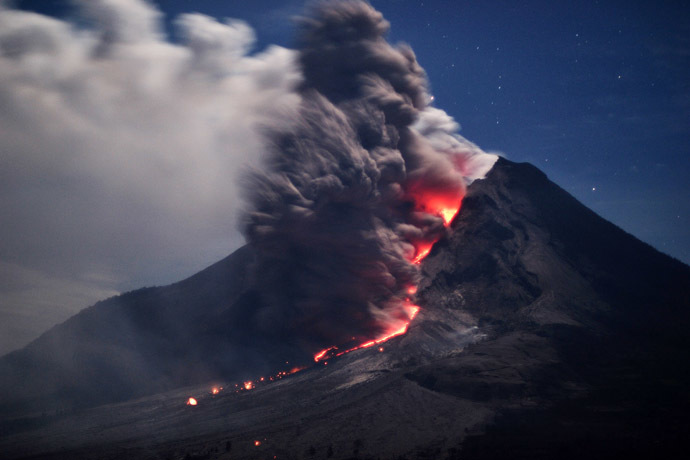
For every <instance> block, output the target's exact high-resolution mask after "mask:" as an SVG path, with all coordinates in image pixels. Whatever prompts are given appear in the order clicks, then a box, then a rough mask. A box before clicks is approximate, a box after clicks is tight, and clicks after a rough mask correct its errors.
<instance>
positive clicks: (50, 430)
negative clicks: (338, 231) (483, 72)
mask: <svg viewBox="0 0 690 460" xmlns="http://www.w3.org/2000/svg"><path fill="white" fill-rule="evenodd" d="M234 260H239V259H234ZM244 262H246V261H244V260H240V261H239V262H237V264H238V265H241V263H244ZM422 270H423V274H424V277H423V280H422V282H421V284H420V289H419V291H418V294H417V303H418V304H419V305H420V307H421V311H420V313H419V315H418V316H417V318H416V319H415V320H414V322H413V323H412V324H411V325H410V328H409V331H408V333H407V334H406V335H404V336H400V337H396V338H394V339H392V340H390V341H388V342H386V343H384V344H382V346H381V347H380V349H379V347H378V346H377V347H369V348H366V349H360V350H356V351H353V352H351V353H348V354H345V355H343V356H341V357H339V358H336V359H332V360H330V361H329V363H328V365H323V364H322V363H319V364H317V365H315V366H314V367H312V368H309V369H305V370H303V371H301V372H298V373H297V374H295V375H293V376H290V377H289V378H287V379H283V380H281V381H280V382H277V383H270V384H268V385H265V386H259V387H258V388H256V389H255V390H251V391H245V392H240V393H235V392H221V393H220V394H219V395H217V396H214V397H211V396H209V395H208V390H209V388H208V386H203V387H197V388H187V389H184V390H177V391H174V392H170V393H166V394H161V395H158V396H155V397H150V398H146V399H141V400H138V401H133V402H129V403H123V404H119V405H110V406H103V407H101V408H97V409H92V410H91V411H88V412H83V413H80V412H78V413H75V414H73V415H68V416H65V417H62V418H61V417H57V418H55V419H52V418H51V419H49V420H47V421H44V422H41V423H35V424H34V425H33V427H32V425H30V424H26V425H25V426H18V425H17V424H15V425H14V426H12V427H11V428H12V429H11V430H10V431H5V433H6V434H5V435H4V436H3V437H2V438H1V439H0V449H1V450H3V451H4V452H7V455H8V456H9V457H11V458H12V457H17V458H19V457H22V456H28V455H31V454H46V455H47V454H48V453H50V452H53V453H55V452H60V454H59V455H58V454H55V455H56V457H55V458H60V456H63V457H64V458H69V457H70V456H72V457H74V456H81V457H84V458H118V456H121V455H122V453H123V452H124V451H123V449H126V453H127V456H128V458H151V457H160V458H185V456H187V457H190V458H263V457H266V458H273V456H274V455H275V456H276V457H277V458H328V457H331V458H400V457H402V458H408V459H410V458H469V459H474V458H506V457H507V456H508V457H510V458H581V457H582V456H583V455H584V456H587V457H591V458H617V457H621V456H625V457H627V458H638V457H640V456H648V457H649V456H657V455H670V454H671V453H672V452H673V451H674V450H677V449H678V448H682V447H683V446H684V444H685V441H684V436H685V433H686V432H687V431H688V428H689V427H690V424H689V417H688V415H687V414H688V409H690V407H688V406H689V401H688V399H687V394H688V392H689V391H690V376H689V373H688V362H690V361H689V360H688V358H690V357H689V356H688V354H689V353H688V352H689V350H690V346H689V344H688V339H687V338H686V335H685V330H687V327H688V326H690V318H689V312H688V310H689V308H690V302H689V298H690V268H689V267H687V266H686V265H684V264H682V263H680V262H678V261H676V260H674V259H671V258H670V257H668V256H665V255H663V254H661V253H659V252H657V251H656V250H654V249H653V248H651V247H650V246H648V245H646V244H644V243H642V242H640V241H639V240H637V239H635V238H634V237H632V236H630V235H628V234H626V233H625V232H623V231H622V230H620V229H619V228H617V227H615V226H614V225H612V224H610V223H608V222H606V221H605V220H603V219H601V218H600V217H598V216H597V215H596V214H594V213H593V212H592V211H590V210H588V209H587V208H585V207H584V206H583V205H581V204H580V203H578V202H577V201H576V200H575V199H574V198H572V197H571V196H570V195H568V194H567V193H566V192H565V191H563V190H562V189H560V188H559V187H558V186H556V185H555V184H553V183H552V182H550V181H549V180H548V179H547V178H546V176H545V175H544V174H543V173H541V172H540V171H539V170H537V169H536V168H535V167H533V166H531V165H528V164H516V163H512V162H509V161H507V160H504V159H501V160H499V161H498V163H497V164H496V165H495V166H494V168H493V169H492V170H491V172H490V173H489V174H488V175H487V177H486V179H484V180H478V181H475V182H474V183H473V184H472V185H471V186H470V187H469V189H468V194H467V196H466V197H465V199H464V202H463V206H462V209H461V211H460V213H459V214H458V216H457V217H456V219H455V220H454V221H453V224H452V231H451V232H450V233H449V234H448V236H447V237H446V238H444V239H442V240H441V241H439V242H438V243H437V244H436V245H435V246H434V248H433V250H432V251H431V253H430V255H429V256H428V257H427V259H425V261H424V262H423V266H422ZM202 273H203V272H202ZM238 273H241V270H240V271H238ZM204 285H205V286H207V288H208V289H211V290H213V289H212V288H211V287H210V285H208V284H206V283H205V284H204ZM194 292H197V291H194ZM238 296H239V297H241V295H240V294H238ZM238 302H239V301H238ZM236 304H237V303H236ZM237 305H242V302H240V303H239V304H237ZM190 395H196V396H198V398H199V404H198V406H195V407H194V408H190V407H188V406H185V405H184V401H185V400H186V398H187V397H188V396H190ZM84 433H92V434H93V433H97V434H98V435H97V436H95V435H94V436H91V435H88V436H85V435H84ZM39 440H40V441H39ZM257 440H260V445H259V446H257V445H255V441H257ZM228 443H229V444H228ZM228 446H230V450H228V449H227V447H228Z"/></svg>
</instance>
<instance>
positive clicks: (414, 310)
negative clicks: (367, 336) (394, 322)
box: [314, 305, 419, 364]
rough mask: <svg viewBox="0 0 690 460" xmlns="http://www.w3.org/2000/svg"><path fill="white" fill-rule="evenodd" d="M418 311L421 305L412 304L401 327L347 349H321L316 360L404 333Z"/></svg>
mask: <svg viewBox="0 0 690 460" xmlns="http://www.w3.org/2000/svg"><path fill="white" fill-rule="evenodd" d="M417 313H419V307H418V306H416V305H411V306H410V312H409V318H410V319H409V320H408V321H406V322H405V323H404V324H403V325H402V326H401V327H400V328H399V329H396V330H394V331H393V332H389V333H388V334H386V335H384V336H382V337H379V338H377V339H374V340H370V341H368V342H364V343H362V344H360V345H357V346H354V347H352V348H348V349H346V350H342V351H338V347H337V346H332V347H329V348H326V349H325V350H321V351H320V352H318V353H317V354H316V355H314V361H315V362H317V363H318V362H319V361H321V360H322V359H329V358H334V357H337V356H342V355H344V354H345V353H350V352H351V351H355V350H359V349H361V348H369V347H373V346H374V345H378V344H379V343H383V342H385V341H387V340H390V339H392V338H393V337H397V336H399V335H403V334H405V333H406V332H407V327H408V326H409V325H410V322H412V320H413V319H414V318H415V316H417ZM379 351H382V350H379ZM324 364H325V363H324Z"/></svg>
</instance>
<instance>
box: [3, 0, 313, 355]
mask: <svg viewBox="0 0 690 460" xmlns="http://www.w3.org/2000/svg"><path fill="white" fill-rule="evenodd" d="M76 4H77V5H78V7H79V9H78V12H79V14H80V16H79V18H77V19H76V20H75V21H68V20H60V19H55V18H52V17H48V16H43V15H40V14H36V13H30V12H26V11H20V10H15V9H12V8H10V7H8V6H7V5H6V4H5V3H4V2H0V191H1V193H0V215H1V216H2V219H0V267H2V268H3V269H2V270H0V276H2V279H0V299H2V300H0V324H2V326H0V335H2V336H3V339H4V340H3V341H2V344H0V345H1V347H0V354H2V353H3V352H5V351H9V350H10V349H12V348H14V347H17V346H20V345H23V344H24V343H26V341H27V340H28V339H27V337H25V336H24V335H21V334H18V333H16V334H15V332H14V331H15V329H17V327H16V326H17V325H18V324H20V323H21V324H24V323H25V322H26V321H25V319H26V318H34V319H32V322H34V323H35V327H34V333H36V332H40V331H41V330H42V329H45V328H47V327H49V326H51V325H53V324H54V323H55V322H58V321H61V320H64V319H66V318H67V317H69V316H70V315H71V314H73V313H75V312H76V311H78V310H80V309H81V308H84V307H86V306H88V305H89V304H92V303H93V302H95V301H96V300H99V299H101V298H103V297H106V296H108V295H111V294H112V293H114V292H117V291H123V290H128V289H133V288H136V287H140V286H142V285H151V284H160V283H167V282H171V281H175V280H178V279H180V278H182V277H184V276H188V275H189V274H191V273H194V272H195V271H196V270H198V269H200V268H203V267H204V266H205V265H208V264H209V263H211V262H214V261H216V260H218V259H220V258H221V257H223V256H224V255H226V254H227V253H228V252H229V251H230V250H231V249H233V248H235V247H237V246H239V245H240V244H242V240H241V237H240V236H239V235H236V233H235V232H234V231H235V230H236V217H235V214H236V211H237V207H238V191H237V188H236V183H237V178H238V176H239V171H240V170H241V169H242V168H243V167H244V166H246V165H247V164H249V165H251V164H256V163H257V161H258V160H259V159H260V158H261V156H262V152H263V151H264V150H265V146H264V140H263V135H262V132H263V129H264V126H272V127H274V129H275V128H276V127H280V126H282V125H287V124H289V123H290V121H289V120H290V118H292V117H291V113H292V112H293V111H294V109H295V108H296V107H297V105H298V103H299V96H298V94H297V92H296V87H297V85H298V84H299V81H300V73H299V70H298V68H297V65H296V62H295V59H294V58H295V55H294V52H293V51H290V50H287V49H284V48H279V47H272V48H268V49H267V50H265V51H264V52H261V53H259V54H255V55H250V54H248V50H249V49H250V48H251V47H252V44H253V42H254V34H253V31H252V30H251V28H250V27H249V26H248V25H246V24H244V23H242V22H238V21H230V20H228V21H225V22H219V21H217V20H215V19H213V18H210V17H207V16H204V15H200V14H186V15H182V16H180V17H178V18H177V19H176V26H177V28H178V33H179V36H180V42H179V43H172V42H171V41H169V40H168V38H167V37H166V36H165V33H164V31H163V26H162V19H163V18H162V14H161V13H160V11H158V10H157V9H156V8H155V7H154V6H153V5H152V4H151V3H149V2H145V1H142V0H81V1H78V2H76ZM56 286H59V287H60V288H56Z"/></svg>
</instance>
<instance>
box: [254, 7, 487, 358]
mask: <svg viewBox="0 0 690 460" xmlns="http://www.w3.org/2000/svg"><path fill="white" fill-rule="evenodd" d="M388 27H389V25H388V23H387V22H386V21H385V20H384V19H383V17H382V16H381V14H380V13H379V12H377V11H376V10H375V9H373V8H372V7H371V6H370V5H369V4H367V3H364V2H361V1H340V2H325V3H320V4H317V5H316V6H315V7H313V8H312V9H311V10H310V12H309V14H308V15H307V17H306V18H304V19H302V21H301V27H300V35H299V40H298V43H299V44H300V48H299V50H298V60H299V63H300V69H301V71H302V75H303V80H302V83H301V86H300V94H301V98H302V100H301V104H300V108H299V115H298V117H297V118H296V121H295V124H294V125H293V126H292V127H291V129H288V130H283V131H280V130H276V131H274V133H273V135H272V139H273V145H272V148H271V149H270V152H269V154H268V156H267V161H266V163H265V167H264V168H263V169H257V170H255V171H253V172H252V173H251V174H250V175H249V177H248V178H247V180H246V182H247V184H246V185H247V186H246V190H247V191H248V192H247V203H248V205H247V206H248V207H247V211H246V213H245V215H244V221H243V231H244V233H245V236H246V238H247V240H248V242H249V243H250V244H251V245H252V246H253V247H254V248H255V249H256V250H257V253H258V255H259V258H258V262H257V265H256V266H255V267H254V276H255V277H256V280H257V281H256V282H258V283H260V285H261V287H262V292H261V295H262V307H261V309H260V311H259V313H258V316H259V323H260V326H259V327H263V328H265V330H266V332H269V331H272V332H274V333H278V334H283V335H285V336H286V337H299V338H300V340H302V341H303V343H304V345H306V346H307V347H308V348H311V349H313V350H317V349H319V348H322V347H326V346H330V345H341V344H344V343H348V342H350V341H351V340H352V339H353V338H354V339H355V340H359V341H363V340H369V339H371V338H373V337H375V336H377V335H379V334H382V333H385V332H387V331H389V330H390V328H391V325H395V324H400V322H401V321H405V320H406V319H407V315H408V312H407V311H406V308H405V306H406V302H405V298H406V297H407V296H408V294H407V291H408V289H409V288H410V287H411V286H414V285H416V283H417V279H418V276H419V275H418V268H417V266H416V265H415V264H413V263H412V262H411V261H412V260H413V259H414V257H415V255H417V254H418V253H419V251H421V249H422V248H423V247H424V246H425V245H426V246H428V245H430V244H431V243H432V242H433V241H435V240H436V239H438V238H439V237H440V236H441V235H442V234H443V233H444V232H445V231H446V227H445V225H444V224H445V222H444V218H443V216H442V214H441V213H440V210H441V209H442V208H445V207H450V206H457V205H459V201H460V200H461V198H462V196H463V194H464V191H465V186H466V183H467V181H468V180H471V179H474V178H478V177H481V176H482V174H483V173H485V172H486V171H488V169H490V167H491V166H492V165H493V162H494V161H495V160H496V157H495V156H493V155H488V154H485V153H484V152H482V151H481V150H480V149H479V148H477V147H476V146H474V145H473V144H471V143H469V142H467V141H466V140H464V139H463V138H462V137H460V136H458V135H457V134H455V131H456V130H457V128H458V127H457V124H455V122H454V121H453V120H452V119H451V118H450V117H449V116H448V115H446V114H445V113H444V112H442V111H440V110H438V109H434V108H433V107H431V106H430V105H429V103H430V96H429V92H428V86H427V81H426V76H425V73H424V71H423V69H422V68H421V67H420V66H419V64H418V63H417V61H416V58H415V56H414V53H413V52H412V50H411V49H410V48H409V47H407V46H405V45H400V46H397V47H394V46H391V45H390V44H388V43H387V41H386V39H385V36H386V33H387V31H388Z"/></svg>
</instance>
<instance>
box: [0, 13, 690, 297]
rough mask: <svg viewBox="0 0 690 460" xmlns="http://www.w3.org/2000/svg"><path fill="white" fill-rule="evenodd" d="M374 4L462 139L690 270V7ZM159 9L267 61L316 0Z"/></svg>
mask: <svg viewBox="0 0 690 460" xmlns="http://www.w3.org/2000/svg"><path fill="white" fill-rule="evenodd" d="M371 3H372V5H373V6H374V7H375V8H377V9H378V10H379V11H381V12H382V13H383V15H384V17H385V18H386V19H387V20H388V21H389V22H390V23H391V34H390V40H391V41H392V42H406V43H408V44H409V45H411V47H412V48H413V50H414V51H415V53H416V55H417V59H418V60H419V62H420V64H421V65H422V66H423V67H424V68H425V70H426V72H427V74H428V77H429V81H430V86H431V89H432V93H433V95H434V97H435V99H434V105H435V106H436V107H439V108H441V109H444V110H445V111H447V112H448V113H449V114H450V115H451V116H453V117H454V118H455V119H456V120H457V121H458V122H459V123H460V125H461V127H462V128H461V131H460V134H462V135H463V136H464V137H466V138H467V139H469V140H471V141H472V142H474V143H476V144H477V145H479V146H480V147H481V148H482V149H484V150H485V151H488V152H497V153H501V154H503V155H505V156H506V157H507V158H508V159H510V160H513V161H518V162H521V161H527V162H530V163H532V164H534V165H536V166H537V167H539V168H540V169H541V170H543V171H544V172H545V173H546V174H547V175H548V176H549V177H550V178H551V179H552V180H553V181H554V182H556V183H557V184H559V185H560V186H562V187H563V188H564V189H566V190H567V191H568V192H570V193H571V194H573V195H574V196H575V197H576V198H577V199H579V200H580V201H582V202H583V203H584V204H585V205H586V206H588V207H590V208H591V209H593V210H594V211H595V212H597V213H598V214H600V215H601V216H603V217H604V218H606V219H608V220H610V221H611V222H613V223H615V224H617V225H618V226H620V227H621V228H623V229H624V230H626V231H628V232H629V233H631V234H633V235H635V236H637V237H638V238H640V239H642V240H643V241H646V242H648V243H650V244H652V245H653V246H654V247H656V248H657V249H659V250H661V251H662V252H665V253H667V254H669V255H671V256H673V257H676V258H678V259H680V260H682V261H684V262H686V263H690V199H689V198H690V180H688V178H687V175H688V173H690V129H689V128H690V7H689V6H688V5H687V3H685V2H671V1H666V2H634V1H625V2H613V1H601V2H599V1H578V2H551V1H526V2H514V1H481V2H465V1H451V0H436V1H428V0H427V1H422V2H420V1H407V0H404V1H403V0H378V1H374V0H372V1H371ZM16 4H18V5H19V6H20V7H23V8H26V9H33V10H35V11H40V12H41V13H45V14H51V15H53V16H56V17H60V18H72V17H73V15H74V10H73V8H72V7H71V6H68V5H67V4H66V3H65V2H63V1H46V0H32V1H20V2H16ZM155 4H156V5H157V6H158V8H159V9H160V10H161V11H162V12H164V13H165V23H166V26H167V27H166V30H167V32H168V33H169V35H170V39H171V40H172V41H177V40H178V39H179V37H176V35H175V27H174V25H173V24H174V23H173V20H174V18H175V17H176V16H177V15H179V14H180V13H187V12H192V11H197V12H201V13H204V14H206V15H209V16H212V17H214V18H217V19H219V20H222V19H223V18H226V17H230V18H238V19H242V20H244V21H246V22H247V23H248V24H249V25H250V26H251V27H252V28H253V29H254V30H255V33H256V35H257V41H256V44H255V45H254V48H253V49H252V53H258V52H261V51H262V50H265V49H266V48H267V47H268V46H269V45H271V44H277V45H280V46H284V47H288V48H291V47H293V44H294V31H295V27H294V23H293V20H292V18H293V17H294V16H296V15H298V14H299V13H300V12H301V11H302V8H303V4H304V2H302V1H279V0H255V1H251V2H246V1H234V0H229V1H218V0H194V1H181V0H177V1H173V0H159V1H156V2H155ZM66 5H67V6H66ZM228 241H230V242H228V243H226V245H225V247H223V245H222V244H218V245H216V246H215V249H214V251H215V252H214V251H207V252H205V253H204V257H205V258H207V259H208V260H205V259H204V260H198V261H196V262H195V263H196V265H195V266H193V267H187V266H185V267H179V270H178V271H174V270H172V271H167V272H165V273H164V274H162V275H159V276H153V275H148V276H142V277H141V278H143V279H144V281H143V282H142V281H141V280H133V279H129V280H124V281H123V280H122V279H120V280H119V281H118V282H117V283H115V285H114V286H111V287H113V288H114V289H115V290H116V291H121V290H123V289H132V288H134V287H138V286H140V285H142V284H149V283H147V282H153V283H157V284H163V283H166V282H172V281H176V280H177V279H179V277H180V275H184V274H186V275H188V274H191V273H193V271H194V270H196V269H197V268H202V267H203V266H204V265H208V264H210V263H212V262H214V261H215V260H217V259H219V258H220V257H222V255H223V254H221V253H222V252H229V251H230V250H231V249H233V247H236V246H237V245H238V244H239V240H238V238H237V237H234V238H229V239H228ZM171 250H172V249H171ZM0 255H2V254H0ZM15 262H16V261H15ZM140 265H142V266H145V268H146V269H147V270H155V267H156V265H155V264H144V263H142V264H140ZM139 273H144V269H142V270H141V271H140V272H139ZM83 306H85V305H83ZM83 306H82V307H83Z"/></svg>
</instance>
